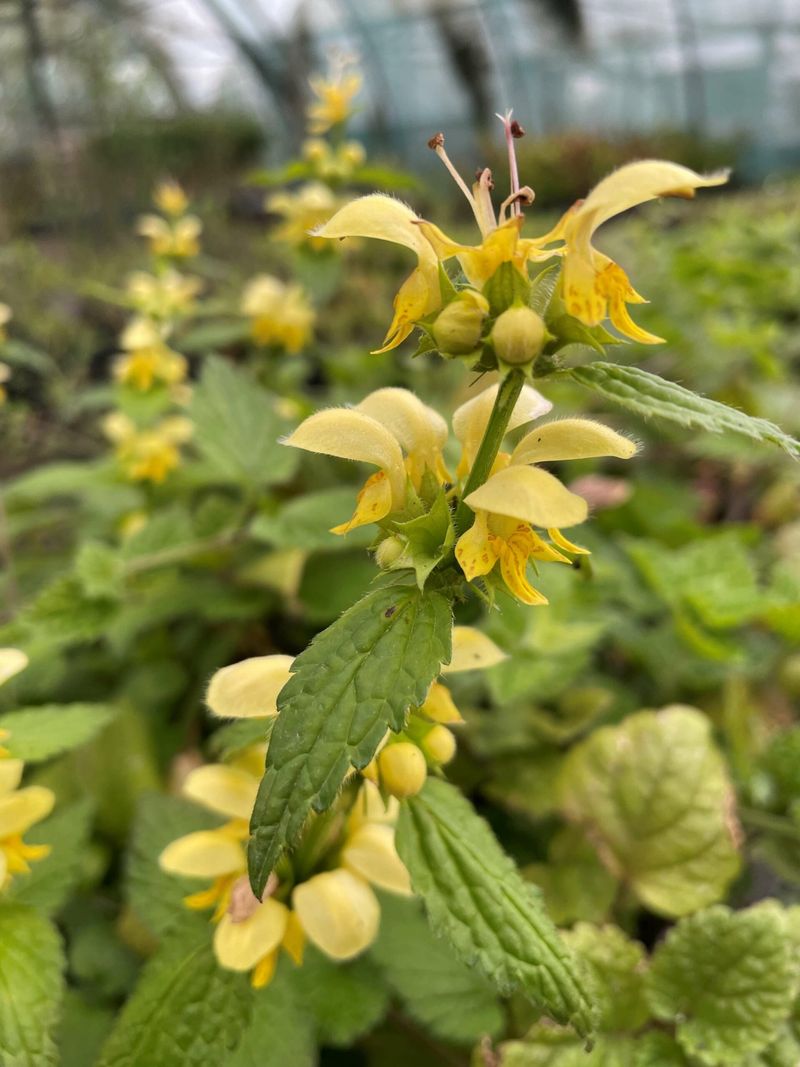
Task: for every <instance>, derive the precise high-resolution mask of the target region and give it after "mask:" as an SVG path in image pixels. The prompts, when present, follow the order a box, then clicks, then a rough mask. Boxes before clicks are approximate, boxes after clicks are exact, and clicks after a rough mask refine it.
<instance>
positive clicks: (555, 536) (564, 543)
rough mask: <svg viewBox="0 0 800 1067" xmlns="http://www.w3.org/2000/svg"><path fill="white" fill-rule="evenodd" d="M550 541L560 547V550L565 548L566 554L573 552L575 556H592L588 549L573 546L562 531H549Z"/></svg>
mask: <svg viewBox="0 0 800 1067" xmlns="http://www.w3.org/2000/svg"><path fill="white" fill-rule="evenodd" d="M547 533H548V535H549V537H550V540H551V541H552V542H553V544H554V545H558V547H559V548H563V549H564V551H565V552H571V553H572V555H573V556H590V555H591V552H590V551H589V549H588V548H582V547H581V546H580V545H576V544H573V543H572V541H568V540H567V538H566V537H565V536H564V535H563V534H562V532H561V531H560V530H557V529H555V527H551V528H550V529H548V531H547Z"/></svg>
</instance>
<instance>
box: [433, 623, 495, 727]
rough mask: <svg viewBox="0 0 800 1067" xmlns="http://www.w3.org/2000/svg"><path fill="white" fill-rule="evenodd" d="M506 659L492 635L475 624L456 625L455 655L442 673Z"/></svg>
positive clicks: (481, 666) (493, 663) (470, 669)
mask: <svg viewBox="0 0 800 1067" xmlns="http://www.w3.org/2000/svg"><path fill="white" fill-rule="evenodd" d="M504 659H507V656H506V654H505V652H503V650H502V649H501V648H498V647H497V645H496V644H495V643H494V641H493V640H492V639H491V637H487V636H486V634H484V633H481V631H480V630H476V629H475V628H474V627H473V626H454V627H453V655H452V656H451V657H450V662H449V663H446V664H445V665H444V666H443V667H442V674H456V673H458V672H460V671H474V670H486V669H488V668H489V667H494V666H496V665H497V664H498V663H502V662H503V660H504ZM436 721H437V722H444V721H445V720H444V719H437V720H436Z"/></svg>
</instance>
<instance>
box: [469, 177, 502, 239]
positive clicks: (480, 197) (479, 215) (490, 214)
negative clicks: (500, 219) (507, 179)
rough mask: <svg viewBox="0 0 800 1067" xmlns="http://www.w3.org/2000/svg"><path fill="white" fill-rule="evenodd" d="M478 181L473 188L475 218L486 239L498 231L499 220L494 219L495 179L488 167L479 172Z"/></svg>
mask: <svg viewBox="0 0 800 1067" xmlns="http://www.w3.org/2000/svg"><path fill="white" fill-rule="evenodd" d="M477 179H478V180H477V181H476V182H475V184H474V185H473V186H472V196H473V199H474V201H475V218H476V219H477V220H478V226H479V227H480V231H481V234H482V235H483V236H484V237H486V236H487V234H490V233H491V232H492V230H496V229H497V220H496V219H495V217H494V205H493V204H492V189H494V179H493V178H492V172H491V171H490V170H489V168H488V167H484V168H483V170H479V171H478V173H477Z"/></svg>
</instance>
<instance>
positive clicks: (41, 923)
mask: <svg viewBox="0 0 800 1067" xmlns="http://www.w3.org/2000/svg"><path fill="white" fill-rule="evenodd" d="M63 966H64V959H63V953H62V950H61V941H60V938H59V936H58V933H57V931H56V929H55V927H54V926H53V924H52V923H51V922H50V921H49V920H48V919H46V918H44V916H42V915H40V914H39V913H38V912H37V911H34V909H33V908H29V907H26V906H25V905H24V904H17V903H8V902H3V903H2V904H0V1061H2V1063H3V1067H55V1064H57V1063H58V1056H57V1053H56V1047H55V1044H54V1042H53V1031H54V1029H55V1026H56V1024H57V1022H58V1015H59V1007H60V1002H61V996H62V990H63V978H62V970H63Z"/></svg>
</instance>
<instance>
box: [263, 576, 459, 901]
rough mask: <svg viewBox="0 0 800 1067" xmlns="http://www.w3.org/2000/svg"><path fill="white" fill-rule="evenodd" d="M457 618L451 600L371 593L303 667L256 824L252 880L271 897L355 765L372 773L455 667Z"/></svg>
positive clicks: (311, 650) (281, 707)
mask: <svg viewBox="0 0 800 1067" xmlns="http://www.w3.org/2000/svg"><path fill="white" fill-rule="evenodd" d="M451 633H452V614H451V607H450V601H449V600H448V599H447V598H446V597H445V596H444V595H443V594H442V593H434V592H431V593H427V592H426V593H425V594H423V593H422V592H420V590H419V589H417V588H415V587H411V586H407V585H399V584H398V585H389V586H383V587H381V588H379V589H376V590H374V591H373V592H371V593H368V594H367V595H366V596H365V597H364V598H363V599H362V600H360V601H359V602H358V603H357V604H355V605H354V606H353V607H352V608H350V609H349V610H348V611H346V612H345V613H344V615H342V617H341V618H340V619H338V620H337V621H336V622H335V623H333V625H332V626H329V627H328V629H327V630H324V631H323V632H322V633H321V634H318V635H317V637H315V638H314V640H313V641H312V642H311V644H310V645H309V646H308V648H307V649H306V650H305V651H304V652H302V653H301V654H300V655H299V656H298V657H297V659H296V660H295V661H294V664H293V666H292V670H293V672H294V673H293V674H292V677H291V679H290V681H289V682H288V683H287V684H286V685H285V686H284V688H283V689H282V690H281V693H280V696H279V697H278V711H279V715H278V718H277V721H276V723H275V726H274V728H273V731H272V738H271V740H270V745H269V750H268V753H267V769H266V773H265V775H264V778H263V779H262V782H261V788H260V790H259V794H258V799H257V800H256V805H255V809H254V811H253V818H252V822H251V832H252V835H253V836H252V838H251V840H250V877H251V879H252V882H253V885H254V887H255V891H256V893H257V894H259V895H260V894H261V893H262V892H263V889H264V886H265V884H266V881H267V878H268V877H269V873H270V871H271V870H272V869H273V867H274V866H275V864H276V862H277V861H278V859H279V857H280V855H281V853H282V852H283V851H284V849H286V848H287V847H291V846H292V845H293V844H294V843H295V842H296V841H297V839H298V838H299V836H300V833H301V831H302V829H303V825H304V824H305V821H306V819H307V818H308V816H309V815H310V814H311V812H312V811H324V810H325V809H326V808H327V807H329V806H330V805H331V803H332V802H333V799H334V797H335V796H336V793H337V792H338V790H339V787H340V785H341V784H342V781H343V780H344V778H345V776H346V775H347V773H348V772H349V771H350V769H351V767H357V768H361V767H365V766H366V765H367V764H368V763H369V761H370V760H371V759H372V757H373V756H374V754H375V751H376V749H377V747H378V745H379V744H380V742H381V740H382V739H383V737H384V735H385V733H386V731H387V730H395V731H399V730H401V729H402V728H403V725H404V723H405V719H406V713H407V711H408V709H409V708H410V707H411V706H412V705H413V706H416V705H419V704H421V703H422V702H423V700H424V699H425V695H426V693H427V691H428V687H429V686H430V684H431V682H432V681H433V679H434V678H435V677H436V675H437V674H438V673H439V668H440V666H441V664H442V663H447V662H448V661H449V659H450V641H451Z"/></svg>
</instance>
